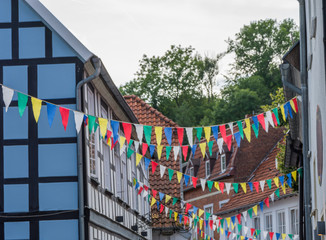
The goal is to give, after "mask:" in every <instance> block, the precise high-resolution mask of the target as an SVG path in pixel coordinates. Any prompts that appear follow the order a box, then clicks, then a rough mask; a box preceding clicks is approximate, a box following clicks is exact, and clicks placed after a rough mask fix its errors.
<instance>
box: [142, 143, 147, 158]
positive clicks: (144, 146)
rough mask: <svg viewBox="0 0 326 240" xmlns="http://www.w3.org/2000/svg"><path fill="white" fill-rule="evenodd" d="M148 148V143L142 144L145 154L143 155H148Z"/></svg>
mask: <svg viewBox="0 0 326 240" xmlns="http://www.w3.org/2000/svg"><path fill="white" fill-rule="evenodd" d="M147 149H148V145H147V143H143V144H142V154H143V156H145V155H146V152H147Z"/></svg>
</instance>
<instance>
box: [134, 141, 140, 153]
mask: <svg viewBox="0 0 326 240" xmlns="http://www.w3.org/2000/svg"><path fill="white" fill-rule="evenodd" d="M134 145H135V151H136V152H138V149H139V142H138V141H134Z"/></svg>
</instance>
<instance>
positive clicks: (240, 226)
mask: <svg viewBox="0 0 326 240" xmlns="http://www.w3.org/2000/svg"><path fill="white" fill-rule="evenodd" d="M241 228H242V225H241V224H238V232H239V233H240V232H241Z"/></svg>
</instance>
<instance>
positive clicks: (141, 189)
mask: <svg viewBox="0 0 326 240" xmlns="http://www.w3.org/2000/svg"><path fill="white" fill-rule="evenodd" d="M143 189H144V188H143V187H140V188H139V191H138V195H139V194H141V192H142V191H143Z"/></svg>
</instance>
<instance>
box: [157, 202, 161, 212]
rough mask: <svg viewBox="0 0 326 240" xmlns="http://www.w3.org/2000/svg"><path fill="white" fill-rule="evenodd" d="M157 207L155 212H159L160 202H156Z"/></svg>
mask: <svg viewBox="0 0 326 240" xmlns="http://www.w3.org/2000/svg"><path fill="white" fill-rule="evenodd" d="M156 205H157V211H160V202H156Z"/></svg>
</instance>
